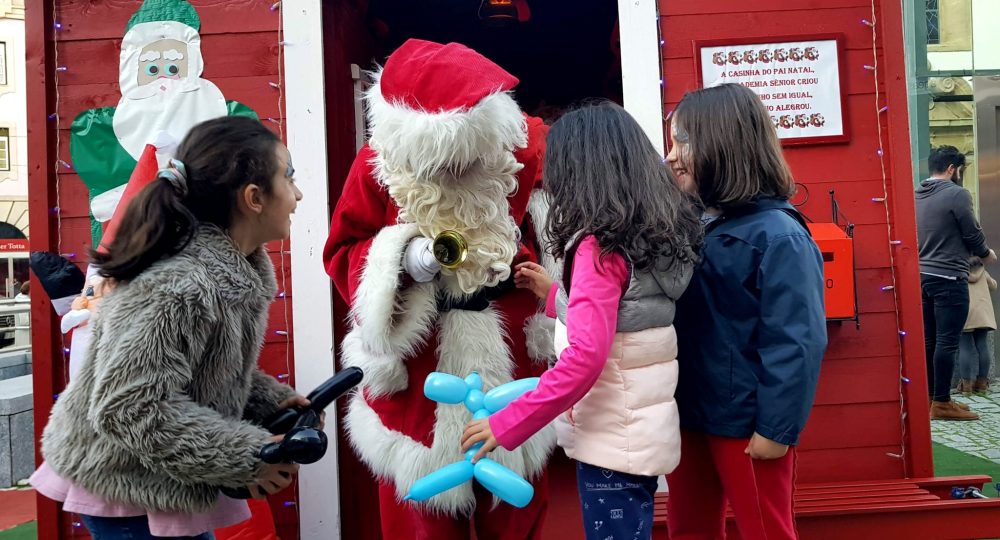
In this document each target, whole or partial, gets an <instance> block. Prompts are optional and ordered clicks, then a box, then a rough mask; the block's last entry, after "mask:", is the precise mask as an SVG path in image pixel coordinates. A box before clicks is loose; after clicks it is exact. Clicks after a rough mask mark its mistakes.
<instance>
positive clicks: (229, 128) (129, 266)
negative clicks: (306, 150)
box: [91, 116, 281, 281]
mask: <svg viewBox="0 0 1000 540" xmlns="http://www.w3.org/2000/svg"><path fill="white" fill-rule="evenodd" d="M280 144H281V140H280V139H279V138H278V136H277V135H275V134H274V132H272V131H270V130H269V129H267V127H265V126H264V125H263V124H261V123H260V122H259V121H257V120H255V119H252V118H246V117H242V116H223V117H220V118H215V119H212V120H206V121H205V122H202V123H200V124H198V125H196V126H194V127H193V128H191V131H189V132H188V134H187V135H186V136H185V137H184V140H183V141H181V144H180V146H178V148H177V154H176V155H177V159H173V160H171V162H170V166H169V167H168V168H166V169H163V170H161V171H160V172H159V173H158V174H157V176H156V179H155V180H154V181H153V182H152V183H151V184H150V185H148V186H146V187H145V188H144V189H143V190H142V191H141V192H139V194H138V195H136V196H135V197H134V198H133V199H132V201H131V202H129V203H127V204H128V208H126V209H125V214H124V215H123V216H122V218H123V219H122V220H121V222H120V225H119V227H118V229H117V233H116V234H115V233H114V232H112V231H109V233H110V234H109V238H110V237H111V236H112V235H113V239H111V240H110V242H109V243H107V244H103V245H102V246H101V248H100V249H98V250H96V251H92V252H91V258H92V260H93V262H94V263H95V264H97V265H98V266H99V267H100V273H101V275H103V276H105V277H107V278H112V279H114V280H116V281H126V280H130V279H132V278H134V277H136V276H137V275H139V274H140V273H141V272H142V271H143V270H145V269H146V268H149V266H150V265H152V264H153V263H155V262H156V261H158V260H160V259H163V258H166V257H170V256H171V255H174V254H176V253H178V252H179V251H180V250H182V249H184V246H186V245H187V244H188V242H190V241H191V239H192V238H193V237H194V235H195V233H196V232H197V228H198V226H199V224H211V225H214V226H216V227H219V228H222V229H227V228H229V226H230V225H231V224H232V220H233V216H234V213H235V212H236V198H237V196H238V194H239V193H240V192H241V190H243V189H244V188H245V187H246V186H247V185H249V184H255V185H257V186H260V188H261V189H262V190H263V191H264V193H270V192H271V187H272V186H271V183H272V179H273V178H274V176H275V175H276V174H278V172H279V171H278V167H279V162H278V157H277V148H278V146H279V145H280ZM122 204H126V203H125V202H124V201H123V203H122Z"/></svg>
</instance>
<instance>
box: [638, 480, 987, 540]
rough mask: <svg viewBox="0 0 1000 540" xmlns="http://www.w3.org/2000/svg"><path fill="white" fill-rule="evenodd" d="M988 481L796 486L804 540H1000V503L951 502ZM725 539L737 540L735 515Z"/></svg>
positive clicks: (663, 508) (659, 510) (662, 513)
mask: <svg viewBox="0 0 1000 540" xmlns="http://www.w3.org/2000/svg"><path fill="white" fill-rule="evenodd" d="M990 481H991V480H990V477H989V476H983V475H976V476H952V477H940V478H910V479H901V480H877V481H863V482H857V483H835V484H807V485H800V486H797V487H796V490H795V517H796V524H797V526H798V531H799V537H800V538H801V539H802V540H843V539H850V540H864V539H868V538H878V539H880V540H895V539H899V540H918V539H919V540H939V539H940V540H944V539H949V540H961V539H976V538H1000V499H953V498H952V494H951V491H952V488H955V487H959V488H963V489H964V488H967V487H970V486H975V487H977V488H980V489H982V487H983V485H985V484H987V483H989V482H990ZM667 497H668V495H667V494H663V495H657V496H656V503H655V507H654V518H653V527H654V528H653V538H655V539H657V540H666V538H667ZM728 518H729V519H728V523H727V535H728V536H727V537H728V538H730V539H739V538H740V537H739V533H738V532H737V531H736V525H735V522H734V521H733V516H732V512H731V511H730V512H728Z"/></svg>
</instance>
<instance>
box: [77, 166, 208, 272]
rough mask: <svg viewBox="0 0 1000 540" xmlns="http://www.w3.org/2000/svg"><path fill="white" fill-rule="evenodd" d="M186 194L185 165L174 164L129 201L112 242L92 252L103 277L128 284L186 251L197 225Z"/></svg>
mask: <svg viewBox="0 0 1000 540" xmlns="http://www.w3.org/2000/svg"><path fill="white" fill-rule="evenodd" d="M187 195H188V187H187V177H186V173H185V171H184V165H183V164H182V163H180V162H176V161H172V162H171V167H170V168H168V169H164V170H161V171H160V172H159V173H158V174H157V177H156V179H155V180H154V181H153V182H152V183H151V184H150V185H148V186H146V187H145V188H144V189H143V190H142V191H140V192H139V194H138V195H136V197H135V198H134V199H133V200H132V201H130V202H128V207H126V209H125V215H124V216H122V220H121V223H120V225H119V226H118V230H117V233H116V234H115V236H114V238H113V239H112V240H111V243H110V244H108V245H102V247H103V248H104V249H97V250H94V251H93V252H92V253H91V258H92V260H93V261H94V263H95V264H96V265H97V266H99V267H100V274H101V275H102V276H104V277H106V278H111V279H114V280H115V281H126V280H129V279H132V278H134V277H135V276H137V275H139V273H140V272H142V271H143V270H145V269H146V268H149V266H150V265H151V264H153V263H154V262H156V261H158V260H160V259H162V258H164V257H169V256H171V255H174V254H176V253H177V252H178V251H180V250H181V249H183V248H184V246H186V245H187V243H188V242H190V241H191V238H192V237H193V236H194V232H195V227H196V224H197V220H196V219H195V217H194V215H193V214H192V213H191V211H190V210H189V209H188V207H187V206H185V204H184V198H185V197H186V196H187Z"/></svg>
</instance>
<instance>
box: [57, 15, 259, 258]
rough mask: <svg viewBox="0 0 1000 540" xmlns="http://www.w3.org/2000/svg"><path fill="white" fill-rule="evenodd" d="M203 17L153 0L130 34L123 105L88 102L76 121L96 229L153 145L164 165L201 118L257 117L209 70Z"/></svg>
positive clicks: (95, 234) (79, 163)
mask: <svg viewBox="0 0 1000 540" xmlns="http://www.w3.org/2000/svg"><path fill="white" fill-rule="evenodd" d="M200 28H201V20H200V19H199V17H198V13H197V12H196V11H195V9H194V7H192V6H191V4H189V3H188V2H187V1H186V0H145V1H144V2H143V3H142V6H141V7H140V8H139V10H138V11H137V12H136V13H135V14H134V15H133V16H132V18H131V19H129V22H128V26H126V28H125V37H124V38H123V39H122V48H121V56H120V58H119V76H118V84H119V86H120V88H121V93H122V97H121V100H120V101H119V102H118V106H117V107H101V108H97V109H89V110H86V111H84V112H82V113H80V115H78V116H77V117H76V119H75V120H74V121H73V124H72V126H71V127H70V134H71V135H70V155H71V156H72V160H73V166H74V168H75V169H76V172H77V173H78V174H79V175H80V178H81V179H82V180H83V183H84V184H86V186H87V189H88V190H89V192H90V210H91V216H92V220H91V237H92V240H93V244H94V245H95V246H96V245H98V244H99V243H100V241H101V237H102V230H101V223H105V222H107V221H109V220H110V219H111V217H112V216H113V215H114V213H115V209H116V208H117V207H118V203H119V201H120V200H121V198H122V192H123V190H124V188H125V184H126V183H127V182H128V179H129V177H130V176H131V174H132V170H133V169H134V168H135V166H136V162H137V161H138V160H139V159H140V158H141V157H142V154H143V152H144V151H145V149H146V147H147V145H150V144H152V145H153V146H154V147H155V149H156V151H157V161H158V164H159V165H160V166H164V165H165V164H166V161H167V159H169V158H170V157H171V155H172V153H173V149H174V147H175V146H176V144H177V143H178V142H180V140H181V139H182V138H183V137H184V135H185V134H186V133H187V132H188V130H189V129H191V127H193V126H194V125H195V124H197V123H199V122H202V121H205V120H211V119H212V118H218V117H220V116H226V115H240V116H249V117H252V118H257V114H256V113H255V112H254V111H253V110H251V109H250V108H248V107H247V106H245V105H243V104H240V103H238V102H235V101H226V99H225V98H224V97H223V95H222V92H221V91H220V90H219V88H218V87H216V86H215V84H213V83H212V82H211V81H208V80H206V79H202V78H201V74H202V71H203V69H204V67H205V63H204V60H203V58H202V55H201V36H200V35H199V34H198V31H199V29H200Z"/></svg>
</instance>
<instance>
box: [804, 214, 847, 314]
mask: <svg viewBox="0 0 1000 540" xmlns="http://www.w3.org/2000/svg"><path fill="white" fill-rule="evenodd" d="M809 231H810V232H812V236H813V239H814V240H815V241H816V244H817V245H818V246H819V250H820V252H821V253H822V254H823V277H824V279H825V282H826V318H827V319H832V320H843V319H854V318H855V317H856V316H857V301H856V295H855V287H854V239H853V238H851V237H850V236H848V235H847V233H846V232H844V230H843V229H841V228H840V226H839V225H837V224H835V223H810V224H809Z"/></svg>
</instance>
